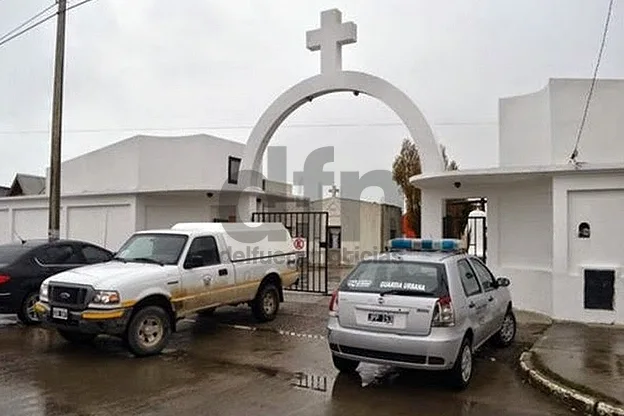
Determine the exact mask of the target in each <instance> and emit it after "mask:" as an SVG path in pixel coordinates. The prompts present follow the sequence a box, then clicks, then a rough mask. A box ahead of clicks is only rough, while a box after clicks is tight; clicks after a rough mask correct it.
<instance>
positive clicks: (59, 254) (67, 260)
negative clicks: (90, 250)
mask: <svg viewBox="0 0 624 416" xmlns="http://www.w3.org/2000/svg"><path fill="white" fill-rule="evenodd" d="M37 260H38V261H39V263H41V264H44V265H46V266H51V265H69V264H83V263H84V261H83V260H82V257H81V256H80V255H79V254H78V253H77V252H76V251H75V250H74V248H73V247H72V246H71V245H67V244H63V245H54V246H50V247H46V248H45V249H43V250H42V251H41V252H40V253H39V254H38V255H37Z"/></svg>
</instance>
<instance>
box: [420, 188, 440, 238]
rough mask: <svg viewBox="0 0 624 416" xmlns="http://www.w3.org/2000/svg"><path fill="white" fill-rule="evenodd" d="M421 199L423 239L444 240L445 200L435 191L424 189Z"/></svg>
mask: <svg viewBox="0 0 624 416" xmlns="http://www.w3.org/2000/svg"><path fill="white" fill-rule="evenodd" d="M420 195H421V199H420V212H421V216H420V230H421V235H420V237H421V238H442V217H443V216H444V199H442V198H441V197H440V196H439V195H438V194H436V193H435V192H433V191H430V190H426V189H422V190H421V193H420Z"/></svg>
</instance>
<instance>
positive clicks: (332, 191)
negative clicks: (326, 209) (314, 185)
mask: <svg viewBox="0 0 624 416" xmlns="http://www.w3.org/2000/svg"><path fill="white" fill-rule="evenodd" d="M338 192H339V189H338V188H336V184H334V185H332V187H331V189H330V190H329V193H330V194H332V197H334V198H335V197H336V194H337V193H338Z"/></svg>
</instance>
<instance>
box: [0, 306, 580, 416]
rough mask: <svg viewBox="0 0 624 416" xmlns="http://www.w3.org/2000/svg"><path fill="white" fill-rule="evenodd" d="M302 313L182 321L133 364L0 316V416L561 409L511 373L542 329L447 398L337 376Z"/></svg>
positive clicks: (230, 314)
mask: <svg viewBox="0 0 624 416" xmlns="http://www.w3.org/2000/svg"><path fill="white" fill-rule="evenodd" d="M285 309H287V308H285ZM303 315H304V316H302V314H299V315H298V314H297V313H295V312H293V315H288V311H287V310H286V312H285V313H283V314H282V315H281V316H280V317H279V318H278V319H277V320H276V321H274V322H273V323H271V324H269V325H268V327H271V328H277V329H279V328H285V327H283V325H285V324H286V323H290V325H291V326H290V327H289V328H286V330H285V331H283V332H282V333H281V334H280V333H277V332H273V331H263V330H256V331H253V330H246V329H241V328H238V329H237V328H232V327H227V326H224V323H229V324H237V325H238V324H239V323H240V324H241V325H247V324H249V322H250V321H249V318H248V316H249V311H248V309H247V308H238V309H232V310H226V311H223V312H220V311H218V312H217V313H216V315H215V317H214V318H197V319H196V320H195V321H194V322H193V321H186V322H184V323H183V324H182V329H181V331H180V332H179V333H178V334H176V335H175V336H174V339H173V342H172V343H171V345H170V348H168V349H167V350H166V351H165V353H163V354H162V355H160V356H157V357H150V358H144V359H136V358H133V357H131V356H130V355H129V354H128V353H126V352H125V351H124V349H123V348H122V346H121V343H120V342H119V341H118V340H116V339H112V338H101V339H98V340H97V341H96V343H95V345H93V346H84V347H76V346H72V345H70V344H67V343H65V342H64V341H63V340H61V339H60V338H59V337H58V336H57V335H56V334H54V333H51V332H48V331H46V330H44V329H41V328H24V327H22V326H20V325H17V324H13V320H12V319H11V318H9V319H3V318H2V317H0V363H1V364H0V415H3V416H14V415H16V416H17V415H29V416H31V415H32V416H43V415H45V416H60V415H64V416H65V415H66V416H86V415H121V414H123V415H284V416H286V415H349V416H351V415H415V414H416V415H435V416H440V415H444V416H452V415H480V416H487V415H497V416H500V415H571V414H573V413H572V412H571V411H570V410H568V409H566V408H565V407H563V406H561V405H559V404H557V403H555V402H553V401H552V400H551V399H550V398H549V397H547V396H545V395H543V394H542V393H540V392H538V391H536V390H534V389H533V388H531V387H530V386H528V385H525V384H524V383H523V382H522V380H521V378H520V377H519V376H518V373H517V371H516V369H515V365H516V362H517V357H518V355H519V354H520V352H521V350H522V348H523V347H528V346H529V345H530V344H529V342H531V341H533V340H534V339H535V338H536V337H537V334H538V332H539V331H540V330H543V328H540V327H533V326H529V327H523V328H522V329H521V332H520V333H519V339H518V345H516V346H515V347H513V348H510V349H507V350H495V349H489V348H487V349H485V350H484V351H482V352H480V353H479V355H478V358H477V360H476V363H475V365H476V368H475V376H474V379H473V384H472V385H471V386H470V387H469V388H468V390H466V391H464V392H461V393H457V392H452V391H449V390H448V389H447V388H446V386H445V385H444V383H443V382H442V380H439V379H437V377H435V376H433V375H431V374H428V373H425V374H422V373H418V372H413V371H397V370H395V369H392V368H385V367H380V366H375V365H361V366H360V368H359V376H356V377H349V376H343V375H338V373H337V372H336V371H335V370H334V368H333V366H332V365H331V359H330V356H329V350H328V348H327V345H326V342H325V340H324V339H323V335H324V330H323V322H322V320H319V319H318V318H317V317H315V316H313V315H308V316H305V315H306V314H305V313H304V314H303ZM292 322H295V324H293V323H292ZM297 322H299V323H297ZM295 326H298V327H299V329H301V330H300V331H299V332H297V328H295ZM259 327H266V325H265V326H259Z"/></svg>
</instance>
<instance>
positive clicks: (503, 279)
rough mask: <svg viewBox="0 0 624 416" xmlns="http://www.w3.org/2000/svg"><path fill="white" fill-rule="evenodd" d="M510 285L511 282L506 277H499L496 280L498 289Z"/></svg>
mask: <svg viewBox="0 0 624 416" xmlns="http://www.w3.org/2000/svg"><path fill="white" fill-rule="evenodd" d="M510 284H511V282H510V281H509V279H507V278H506V277H499V278H498V279H496V287H507V286H509V285H510Z"/></svg>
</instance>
